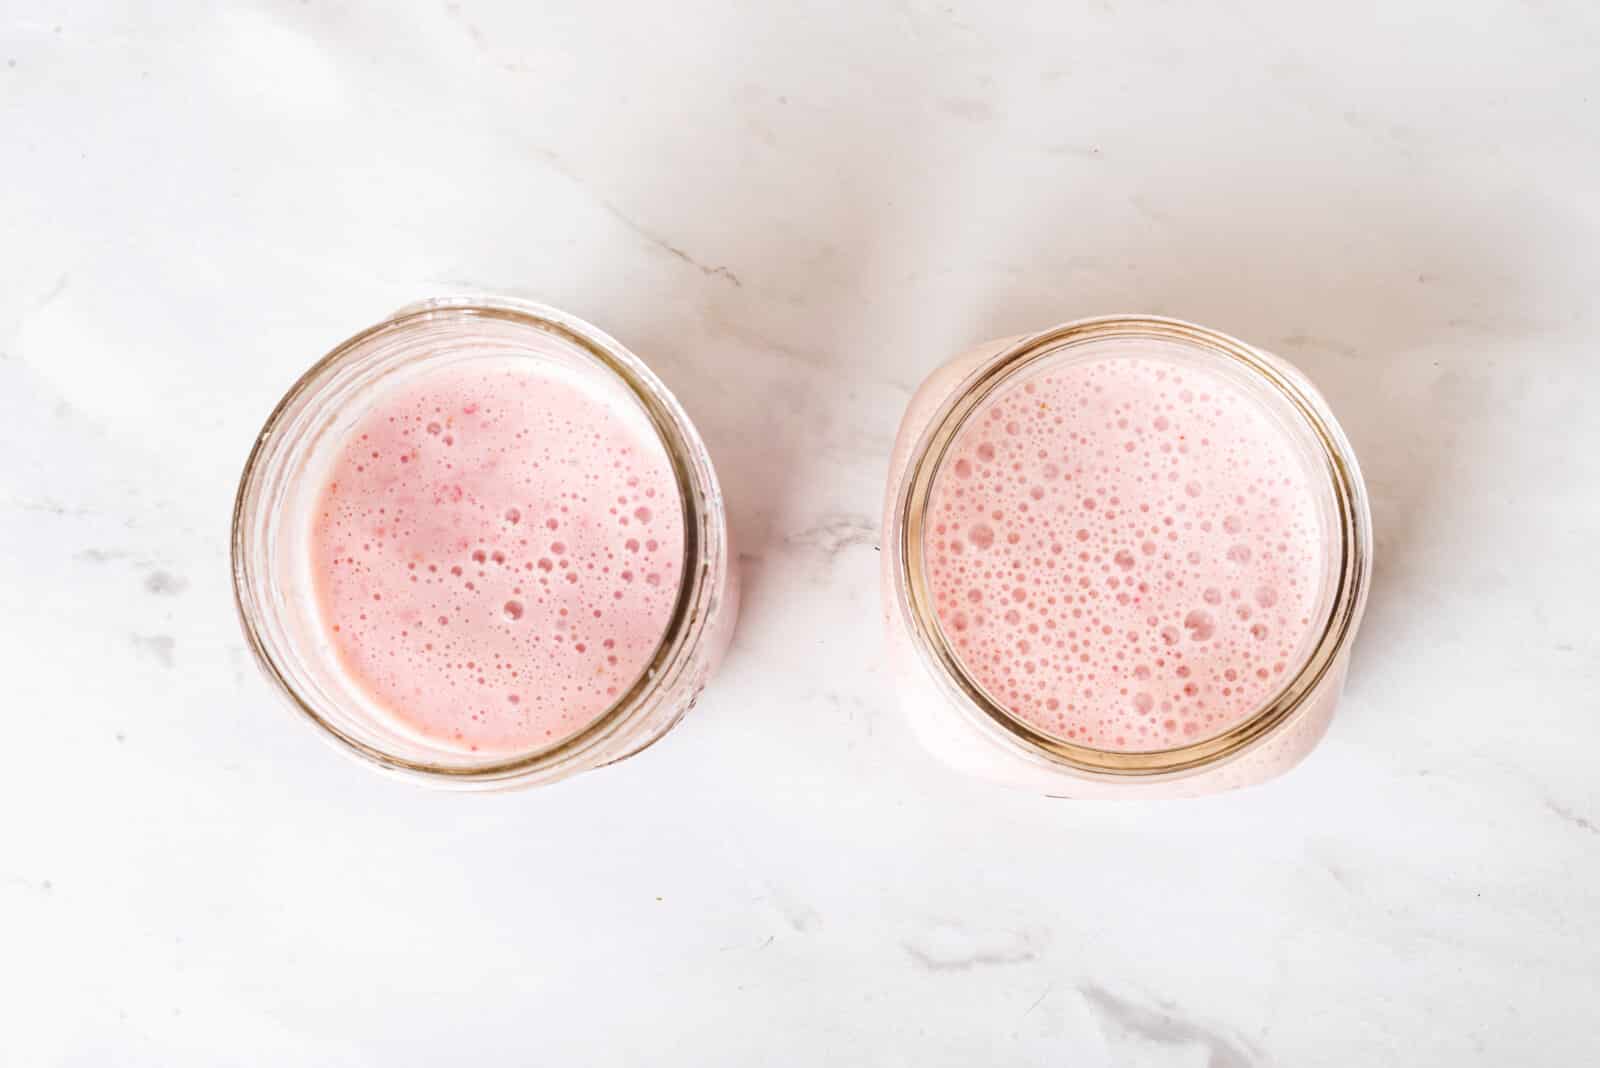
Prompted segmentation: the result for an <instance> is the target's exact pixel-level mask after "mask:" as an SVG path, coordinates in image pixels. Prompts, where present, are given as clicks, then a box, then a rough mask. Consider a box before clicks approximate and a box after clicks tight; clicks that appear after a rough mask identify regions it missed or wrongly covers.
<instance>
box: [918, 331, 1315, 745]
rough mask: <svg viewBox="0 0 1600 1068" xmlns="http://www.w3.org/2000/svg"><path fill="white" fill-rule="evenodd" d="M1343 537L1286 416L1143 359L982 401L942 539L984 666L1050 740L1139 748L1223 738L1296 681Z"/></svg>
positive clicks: (1202, 375)
mask: <svg viewBox="0 0 1600 1068" xmlns="http://www.w3.org/2000/svg"><path fill="white" fill-rule="evenodd" d="M1324 545H1325V535H1324V532H1323V528H1322V526H1321V524H1320V521H1319V513H1318V509H1317V501H1316V498H1315V496H1314V494H1313V491H1312V484H1311V481H1310V479H1309V477H1308V472H1307V470H1306V467H1305V461H1304V460H1303V459H1302V454H1301V452H1300V450H1299V448H1298V447H1297V445H1296V442H1295V441H1294V439H1292V438H1291V437H1290V436H1289V435H1288V434H1287V433H1285V431H1284V430H1283V429H1282V428H1281V427H1280V426H1278V425H1277V424H1275V423H1274V421H1273V418H1272V416H1271V414H1270V413H1268V412H1267V411H1266V410H1264V409H1263V408H1262V406H1261V405H1259V404H1258V403H1256V402H1254V401H1252V400H1251V399H1250V398H1249V397H1248V396H1246V395H1245V394H1244V393H1243V392H1242V391H1241V390H1240V389H1239V388H1238V387H1237V386H1235V385H1234V384H1232V383H1231V382H1230V381H1229V380H1227V379H1226V378H1224V377H1222V376H1221V375H1220V374H1218V373H1215V372H1212V371H1208V370H1205V369H1201V368H1195V367H1187V366H1186V367H1178V366H1175V365H1173V364H1170V363H1166V362H1163V361H1161V360H1158V359H1144V358H1139V357H1130V356H1119V357H1111V358H1102V359H1095V360H1089V361H1084V362H1072V363H1063V364H1059V365H1057V366H1054V367H1046V369H1045V370H1043V371H1042V372H1039V373H1036V374H1034V375H1033V376H1032V377H1030V378H1029V379H1027V380H1026V381H1024V382H1019V383H1013V384H1010V385H1008V386H1005V387H1002V388H1001V389H999V390H997V392H996V393H995V394H994V395H993V396H991V397H989V398H987V399H986V400H985V401H983V402H982V404H981V405H980V406H979V407H978V408H977V409H976V410H975V411H974V412H973V413H972V415H971V416H970V418H969V420H968V422H967V423H966V424H965V426H964V427H963V428H962V430H961V431H960V433H959V434H958V435H957V436H956V437H955V439H954V441H953V442H952V443H951V448H950V451H949V453H948V455H947V456H946V458H945V460H944V462H943V464H942V465H941V467H940V470H939V472H938V474H937V475H936V477H935V480H934V483H933V486H932V491H931V496H930V510H929V526H928V527H927V530H926V533H925V535H924V550H925V558H926V560H927V573H928V579H929V583H930V586H931V589H932V593H933V597H934V603H935V609H936V612H937V615H938V618H939V624H940V627H941V629H942V630H943V631H944V633H945V635H946V637H947V639H948V641H949V642H950V644H951V646H952V648H953V649H954V651H955V654H956V656H957V658H958V659H959V660H960V662H961V664H962V666H963V668H964V669H965V671H966V672H967V674H968V675H969V676H971V677H972V678H973V679H974V681H976V682H977V683H978V684H979V685H981V686H982V687H983V688H984V689H985V690H986V691H987V692H988V693H989V694H990V695H991V697H992V698H993V699H994V700H995V701H996V702H997V703H999V704H1000V705H1002V706H1003V707H1005V708H1006V709H1007V710H1008V711H1009V712H1010V713H1011V714H1012V715H1014V716H1016V717H1018V718H1020V719H1021V720H1023V721H1025V722H1026V723H1028V724H1029V725H1031V726H1033V727H1035V728H1036V729H1038V730H1040V731H1042V732H1043V733H1045V734H1048V735H1050V736H1053V737H1056V738H1061V739H1064V740H1066V741H1069V742H1075V743H1078V744H1081V745H1086V746H1091V747H1094V748H1098V749H1105V750H1116V751H1123V752H1132V751H1150V750H1156V749H1167V748H1172V747H1174V746H1179V745H1184V744H1188V743H1192V742H1196V741H1200V740H1202V739H1204V738H1207V737H1211V736H1214V735H1217V734H1219V733H1222V732H1224V731H1226V730H1228V729H1229V728H1231V727H1233V726H1235V725H1237V724H1239V723H1240V722H1242V721H1244V720H1246V719H1248V718H1249V717H1250V716H1251V714H1252V713H1254V712H1255V711H1257V710H1258V709H1259V708H1260V707H1261V705H1262V703H1263V701H1265V700H1266V699H1268V698H1269V697H1271V696H1272V695H1273V694H1274V693H1275V692H1276V691H1277V690H1278V689H1279V688H1281V687H1282V686H1283V685H1284V683H1285V682H1286V681H1287V680H1288V678H1290V677H1292V675H1293V672H1294V669H1295V667H1296V666H1297V665H1298V662H1299V661H1300V660H1301V659H1303V657H1304V655H1305V653H1306V651H1307V650H1308V649H1309V647H1310V645H1311V644H1313V643H1314V641H1315V638H1316V634H1314V633H1313V631H1314V630H1315V628H1314V626H1313V620H1314V619H1316V616H1317V611H1316V606H1317V603H1318V600H1319V597H1320V595H1321V589H1320V585H1321V582H1322V571H1323V565H1324V553H1325V550H1324Z"/></svg>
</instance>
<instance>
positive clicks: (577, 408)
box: [309, 359, 684, 755]
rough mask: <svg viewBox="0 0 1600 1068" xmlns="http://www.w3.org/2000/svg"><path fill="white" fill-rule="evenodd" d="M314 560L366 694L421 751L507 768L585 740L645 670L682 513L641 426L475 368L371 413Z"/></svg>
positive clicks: (352, 435) (464, 366)
mask: <svg viewBox="0 0 1600 1068" xmlns="http://www.w3.org/2000/svg"><path fill="white" fill-rule="evenodd" d="M309 553H310V556H311V561H310V563H311V573H312V577H313V582H314V585H315V588H316V600H317V605H318V607H319V609H320V613H321V617H322V623H323V626H324V627H325V628H326V633H327V636H328V639H329V641H330V643H331V644H332V646H333V647H334V649H335V650H336V653H337V656H338V661H339V663H340V664H341V666H342V668H343V670H344V672H345V673H346V674H347V675H348V676H349V679H350V680H351V682H353V683H354V685H355V687H356V688H357V689H359V690H360V691H362V692H363V693H364V694H365V696H366V697H367V698H368V699H369V700H370V702H371V703H372V704H374V705H376V706H377V707H378V708H380V709H381V710H382V711H383V712H384V713H386V714H387V715H388V717H390V719H391V720H392V721H393V723H394V725H395V726H396V728H397V729H399V730H401V731H402V732H405V733H408V734H410V735H412V736H415V737H417V738H419V739H420V740H425V741H427V742H429V743H431V744H433V745H436V746H441V747H444V748H447V749H454V750H458V751H463V752H471V753H477V754H482V755H494V754H505V755H511V754H517V753H523V752H527V751H529V750H533V749H538V748H542V747H546V746H550V745H553V744H555V743H557V742H560V741H561V740H562V739H564V738H567V737H570V736H571V735H573V734H575V733H576V732H578V731H581V730H582V729H583V728H585V727H587V726H589V725H590V724H591V723H593V722H594V721H595V720H597V719H598V718H599V717H600V716H602V715H603V714H604V713H605V712H606V711H607V709H608V708H610V707H611V705H612V704H613V703H614V702H615V701H616V700H617V699H618V695H619V694H621V693H623V692H625V691H626V690H627V689H628V688H629V687H630V686H631V685H632V684H633V683H634V682H635V680H636V679H638V678H639V676H640V674H641V672H643V671H644V669H645V667H646V665H647V664H649V662H650V660H651V657H652V655H653V654H654V653H655V651H656V649H657V647H658V645H659V644H660V643H661V641H662V637H663V635H664V634H665V632H666V630H667V627H668V624H669V621H670V619H671V617H672V614H673V606H674V602H675V600H676V598H677V596H678V589H679V584H680V581H681V579H682V575H681V570H682V564H683V559H684V530H683V509H682V503H681V501H680V498H679V492H678V489H677V484H676V482H675V480H674V478H673V472H672V467H671V464H670V462H669V459H668V456H667V453H666V451H665V449H664V448H663V447H662V445H661V442H660V440H659V438H658V437H657V436H656V435H655V434H654V433H653V432H652V429H651V427H650V424H649V422H648V420H647V419H646V418H645V417H644V415H643V414H642V413H641V412H639V411H637V410H632V409H627V408H624V407H621V406H619V405H617V404H616V403H614V402H612V401H610V400H609V399H608V398H607V397H606V396H604V395H602V394H600V393H598V392H596V390H595V389H594V388H592V387H591V386H590V385H589V384H588V382H587V381H586V380H585V377H584V376H583V375H582V374H580V373H577V372H575V371H569V370H566V369H564V368H561V367H559V366H555V365H552V364H549V363H545V362H540V361H533V360H525V359H524V360H507V359H499V360H496V359H479V360H470V361H465V362H457V363H448V364H445V365H443V366H438V367H434V368H431V369H429V370H427V371H425V372H424V373H422V374H421V375H418V376H413V377H410V378H408V379H406V380H404V381H403V382H401V383H399V384H397V385H395V386H393V387H391V388H389V389H388V390H387V391H386V392H383V393H381V394H379V395H377V396H376V397H375V398H374V400H373V402H372V404H371V406H370V408H369V409H368V410H367V411H366V412H365V414H364V415H363V416H362V417H361V418H360V419H359V421H358V422H357V423H356V424H355V425H354V427H353V428H352V429H351V430H350V431H349V432H348V434H347V436H346V438H345V440H344V441H343V442H342V444H341V445H340V446H339V447H338V449H337V452H336V455H335V456H334V458H333V461H332V463H331V465H330V466H329V468H328V470H327V472H326V478H325V482H324V484H323V486H322V488H321V490H320V495H319V497H318V500H317V503H316V505H315V508H314V510H313V514H312V531H311V538H310V542H309Z"/></svg>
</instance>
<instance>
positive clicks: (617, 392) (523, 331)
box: [232, 296, 738, 790]
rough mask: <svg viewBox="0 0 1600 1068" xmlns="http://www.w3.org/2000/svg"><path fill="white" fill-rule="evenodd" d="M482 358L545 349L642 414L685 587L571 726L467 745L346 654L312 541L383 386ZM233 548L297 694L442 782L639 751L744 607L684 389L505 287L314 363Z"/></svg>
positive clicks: (435, 303) (514, 776)
mask: <svg viewBox="0 0 1600 1068" xmlns="http://www.w3.org/2000/svg"><path fill="white" fill-rule="evenodd" d="M481 356H490V357H494V358H496V359H505V358H510V359H528V360H535V361H543V362H544V365H545V366H548V367H550V368H552V369H559V371H560V373H563V374H569V375H570V374H573V373H577V374H580V375H582V376H583V377H584V379H585V380H586V382H587V383H588V384H589V385H590V386H592V387H593V388H594V389H596V390H598V391H600V392H601V394H602V395H603V396H604V397H605V398H606V403H608V404H614V405H623V406H631V408H632V409H633V410H634V411H635V412H637V413H641V414H642V415H643V416H644V418H645V420H646V421H647V424H648V426H649V427H650V428H651V431H653V433H654V435H655V436H656V437H658V438H659V441H660V444H661V447H662V448H663V449H664V451H665V454H666V457H667V459H668V461H669V463H670V467H671V469H672V473H673V477H674V479H675V481H676V484H677V489H678V493H679V499H680V501H681V505H682V520H683V531H684V549H683V553H684V558H683V561H682V566H681V569H680V571H679V574H680V575H681V576H682V578H681V581H680V583H679V590H678V594H677V599H676V602H675V603H674V605H673V607H672V610H671V615H670V618H669V620H668V622H667V625H666V631H665V633H664V634H663V635H662V637H661V640H660V643H659V644H658V645H657V647H656V649H655V652H654V654H653V656H651V658H650V659H649V661H648V664H647V665H646V667H645V669H644V670H643V672H642V673H641V674H640V675H639V677H638V678H637V679H636V680H634V681H633V683H632V685H631V686H630V687H627V688H626V689H624V690H622V692H621V693H620V694H619V695H618V696H617V697H616V699H615V701H614V702H613V703H612V704H611V705H610V706H609V707H608V708H607V709H606V710H605V711H604V712H603V713H601V714H600V715H599V717H598V718H597V719H595V720H593V722H590V723H589V724H588V725H587V726H585V727H583V728H582V729H580V730H578V731H577V732H576V733H574V734H572V735H570V736H569V737H566V738H565V739H562V740H559V741H556V742H554V743H553V744H551V745H549V746H547V747H545V748H540V749H533V750H530V751H526V752H517V753H514V754H510V755H507V754H505V753H497V754H493V755H483V754H478V753H473V752H462V751H459V750H457V749H452V748H449V747H447V746H444V745H442V744H439V743H436V742H434V741H430V740H428V739H426V738H422V737H420V736H419V735H418V733H417V732H415V731H405V730H402V729H399V726H398V724H397V723H396V722H394V720H393V718H392V717H391V716H390V715H388V714H387V713H386V712H385V711H384V710H383V709H382V708H380V707H378V706H377V704H376V703H375V702H374V701H373V700H372V699H371V698H370V697H368V696H367V695H366V694H365V693H364V692H363V691H362V690H361V688H360V687H359V686H358V685H357V684H356V683H355V682H354V681H353V680H352V679H351V678H350V676H349V673H348V672H347V671H346V670H344V669H343V667H342V666H341V664H340V662H339V657H338V655H337V654H336V652H335V650H334V648H333V647H332V645H331V643H330V642H329V640H328V637H327V631H326V629H325V628H324V626H323V622H322V620H321V619H320V609H319V607H318V604H317V598H316V596H315V594H314V581H313V576H312V573H311V566H312V565H311V554H310V552H309V551H308V543H309V539H310V536H311V528H312V513H313V509H314V507H315V504H316V499H317V494H318V491H319V488H320V484H321V482H322V480H323V478H322V476H323V473H324V472H326V471H327V470H329V466H330V464H331V462H332V457H333V455H334V453H335V452H336V451H337V449H338V448H339V446H340V443H341V442H342V441H343V440H344V439H345V437H346V435H347V434H348V433H349V431H350V429H351V427H352V426H354V425H355V423H356V422H357V421H358V420H359V419H360V418H361V416H362V415H363V414H364V413H365V412H366V411H367V410H368V408H369V406H370V404H371V403H372V401H373V400H374V399H375V397H376V396H377V395H378V394H380V393H382V392H383V391H384V389H385V387H387V386H389V385H390V384H391V383H394V382H397V381H402V380H404V378H405V377H406V376H408V375H412V374H415V373H417V372H419V371H421V370H423V369H425V368H433V367H438V366H443V365H445V364H447V363H449V362H451V361H461V360H470V359H473V358H475V357H481ZM619 410H620V409H619ZM232 556H233V583H234V595H235V600H236V602H237V605H238V610H239V617H240V620H241V622H242V624H243V627H244V633H245V637H246V638H247V639H248V641H249V643H250V647H251V649H252V650H253V652H254V653H255V656H256V659H257V661H258V662H259V663H260V665H261V667H262V668H263V670H264V671H265V672H266V674H267V676H268V678H269V679H271V680H272V681H273V682H274V683H275V684H276V685H277V687H278V688H279V689H280V690H281V691H282V692H283V694H284V695H285V696H286V697H287V698H288V700H289V702H290V703H291V704H292V705H293V706H294V707H295V708H296V709H297V710H298V711H299V712H300V713H301V714H303V715H304V716H305V717H306V718H307V719H309V720H310V721H311V722H312V723H313V724H315V725H316V727H317V728H318V729H319V731H320V732H321V733H322V734H323V736H324V737H326V738H328V739H329V740H330V741H332V742H333V743H334V744H335V745H336V746H337V747H338V748H339V749H341V750H343V751H345V752H346V753H349V754H352V755H354V756H356V757H359V758H361V759H363V760H365V761H366V762H368V763H369V764H370V765H371V766H374V767H376V768H378V769H380V770H382V771H385V772H388V773H391V774H393V775H396V776H399V777H402V778H406V779H410V780H412V781H415V782H421V783H425V784H428V785H432V786H439V787H446V788H455V789H477V790H486V789H491V790H492V789H508V788H514V787H522V786H529V785H534V784H541V783H547V782H552V781H554V780H557V779H560V778H563V777H565V776H568V775H572V774H575V773H577V772H580V771H586V770H588V769H590V768H596V767H600V766H602V765H605V764H611V763H615V762H616V761H618V760H622V759H624V758H626V757H629V756H632V755H633V754H635V753H637V752H639V751H640V750H642V749H644V748H645V747H646V746H648V745H650V744H651V743H652V742H655V741H656V740H657V739H659V738H661V737H662V736H663V735H664V734H666V732H667V731H669V730H671V729H672V727H673V726H674V725H675V724H677V722H678V721H679V720H680V719H681V718H682V716H683V715H684V713H685V712H686V711H688V709H689V708H691V707H692V706H693V705H694V702H695V699H696V698H697V697H698V695H699V693H700V691H701V690H702V689H703V688H704V686H705V685H706V682H707V680H708V679H709V678H710V676H711V674H712V673H713V672H714V671H715V670H716V667H717V665H718V663H719V662H720V660H721V657H722V654H723V652H724V651H725V650H726V648H727V645H728V642H729V639H730V638H731V636H732V633H733V626H734V619H735V617H736V615H737V613H738V580H737V571H736V568H735V563H734V561H735V558H734V556H733V552H732V550H731V549H730V547H729V542H728V523H727V514H726V511H725V509H724V505H723V499H722V492H721V489H720V488H719V486H718V483H717V477H716V473H715V472H714V471H713V469H712V466H711V458H710V456H709V455H708V454H707V452H706V447H705V444H704V443H703V442H702V441H701V439H700V435H699V433H698V432H697V431H696V430H695V428H694V426H693V425H692V424H691V423H690V421H689V417H688V416H687V415H686V414H685V413H684V411H683V408H682V407H681V406H680V405H679V404H678V402H677V400H676V399H675V398H674V397H673V396H672V394H671V393H670V392H668V390H667V388H666V387H665V386H664V385H663V384H662V383H661V381H660V379H658V378H657V377H656V376H655V374H654V373H652V372H651V371H650V369H649V368H648V367H646V366H645V364H644V363H643V361H641V360H640V359H639V358H638V357H637V356H635V355H634V354H633V353H631V352H629V351H628V350H627V349H626V348H624V347H623V346H622V345H621V344H619V343H618V342H617V341H615V340H613V339H612V338H610V337H608V336H606V335H605V334H604V333H602V332H601V331H599V330H597V329H596V328H595V327H593V326H591V325H589V324H588V323H586V322H583V321H582V320H580V319H577V318H575V317H574V316H571V315H567V314H565V313H563V312H560V311H557V310H555V309H553V308H548V307H543V306H541V305H538V304H533V303H530V302H526V301H520V300H511V299H505V298H499V297H484V296H473V297H461V298H447V299H440V300H428V301H424V302H422V303H418V304H414V305H411V306H409V307H406V308H403V309H401V310H400V311H398V312H396V313H395V314H394V315H392V316H391V317H389V318H388V319H386V320H384V321H383V322H381V323H378V324H377V325H376V326H373V327H371V328H369V329H367V330H364V331H362V332H361V333H359V334H357V335H356V336H354V337H352V338H350V339H349V340H348V341H345V342H344V343H343V344H341V345H339V346H338V347H336V348H335V349H334V350H333V351H332V352H330V353H329V354H328V355H327V356H325V357H323V359H322V360H320V361H319V362H318V363H317V364H316V365H315V366H313V367H312V368H311V369H310V370H309V371H307V372H306V373H305V374H304V375H303V376H302V377H301V378H300V380H299V381H298V382H296V383H295V384H294V386H293V387H292V388H290V390H289V392H288V394H287V395H285V396H284V398H283V400H282V401H280V402H279V404H278V406H277V408H276V409H275V410H274V411H273V413H272V415H271V416H270V417H269V418H268V419H267V422H266V425H265V426H264V427H262V429H261V433H260V435H259V436H258V437H257V439H256V443H255V447H254V449H253V450H252V451H251V453H250V458H249V460H248V462H247V463H246V465H245V469H244V474H243V477H242V478H241V479H240V482H239V492H238V496H237V499H236V501H235V504H234V512H233V536H232Z"/></svg>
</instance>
